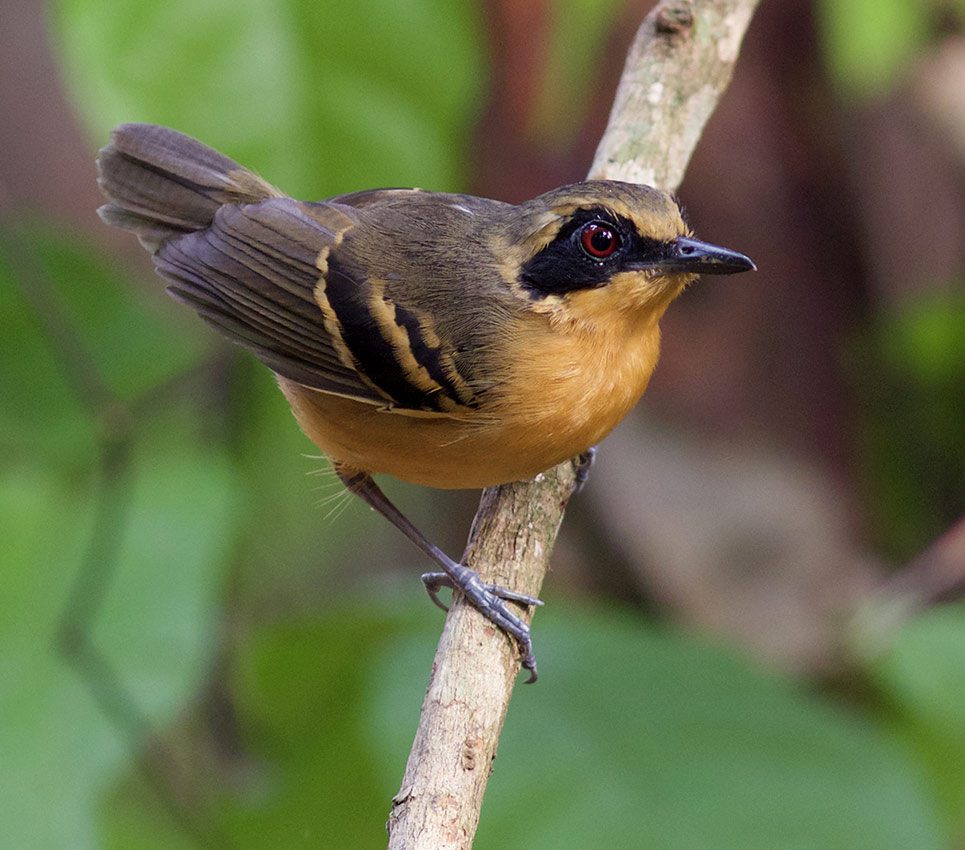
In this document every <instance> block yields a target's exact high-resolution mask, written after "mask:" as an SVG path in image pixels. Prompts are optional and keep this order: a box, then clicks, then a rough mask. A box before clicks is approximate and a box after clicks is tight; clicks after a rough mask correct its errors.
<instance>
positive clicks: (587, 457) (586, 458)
mask: <svg viewBox="0 0 965 850" xmlns="http://www.w3.org/2000/svg"><path fill="white" fill-rule="evenodd" d="M596 453H597V446H590V447H589V448H588V449H587V450H586V451H585V452H580V453H579V454H578V455H577V456H576V457H575V458H573V466H574V467H575V469H576V485H575V486H574V487H573V494H574V495H576V494H577V493H579V492H580V490H582V489H583V487H584V486H586V482H587V480H588V479H589V477H590V467H591V466H593V461H594V460H596Z"/></svg>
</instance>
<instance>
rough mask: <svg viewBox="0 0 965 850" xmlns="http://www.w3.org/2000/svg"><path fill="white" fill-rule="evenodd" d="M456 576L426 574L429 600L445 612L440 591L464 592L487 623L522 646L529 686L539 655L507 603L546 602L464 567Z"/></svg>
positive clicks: (535, 676)
mask: <svg viewBox="0 0 965 850" xmlns="http://www.w3.org/2000/svg"><path fill="white" fill-rule="evenodd" d="M458 566H459V567H461V569H460V570H459V571H458V572H456V576H455V577H454V576H450V575H449V574H448V573H444V572H431V573H423V575H422V583H423V584H424V585H425V588H426V593H428V594H429V598H430V599H431V600H432V601H433V602H434V603H435V604H436V605H438V606H439V607H440V608H442V609H443V610H444V611H448V610H449V608H448V607H447V606H446V605H445V604H444V603H443V602H442V600H441V599H439V589H440V588H442V587H448V588H452V589H456V588H458V589H459V590H461V591H462V592H463V593H464V594H465V596H466V599H467V601H468V602H469V603H470V604H471V605H472V606H473V607H474V608H475V609H476V610H477V611H479V613H480V614H482V615H483V616H484V617H485V618H486V619H487V620H489V621H490V622H491V623H493V624H494V625H495V626H497V627H498V628H500V629H502V630H503V631H504V632H506V633H507V634H509V635H510V636H511V637H512V638H514V639H515V641H516V642H517V644H518V645H519V649H520V654H521V655H522V666H523V667H525V668H526V669H527V670H529V674H530V675H529V678H528V679H527V680H526V684H527V685H529V684H532V683H533V682H535V681H536V679H537V678H538V674H537V672H536V656H535V655H534V654H533V640H532V638H531V637H530V633H529V626H527V625H526V623H524V622H523V621H522V620H521V619H520V618H519V617H518V616H516V615H515V614H514V613H513V612H512V611H510V610H509V609H508V608H507V607H506V605H505V602H516V603H518V604H520V605H533V606H537V605H542V604H543V600H542V599H537V598H536V597H533V596H527V595H526V594H525V593H518V592H516V591H515V590H509V589H508V588H505V587H501V586H500V585H498V584H487V583H485V582H483V581H482V580H481V579H480V578H479V574H478V573H476V572H475V571H474V570H471V569H469V567H466V566H464V565H462V564H459V565H458Z"/></svg>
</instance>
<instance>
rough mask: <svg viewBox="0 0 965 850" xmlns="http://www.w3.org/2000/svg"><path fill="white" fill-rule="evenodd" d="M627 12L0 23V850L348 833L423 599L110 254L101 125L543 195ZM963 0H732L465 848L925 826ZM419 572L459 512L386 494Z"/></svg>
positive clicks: (945, 522) (943, 624)
mask: <svg viewBox="0 0 965 850" xmlns="http://www.w3.org/2000/svg"><path fill="white" fill-rule="evenodd" d="M651 5H652V4H651V3H648V2H642V0H618V2H614V0H607V2H603V0H529V2H526V3H519V2H514V0H477V2H471V3H463V2H457V0H407V2H402V0H330V2H327V3H316V2H311V0H287V2H285V3H270V2H267V0H230V2H229V0H190V2H188V0H166V2H164V3H161V2H154V0H150V2H145V0H115V2H113V3H111V4H109V6H108V5H105V4H101V3H95V2H93V1H92V0H58V1H57V2H48V3H46V4H41V3H37V2H35V0H0V114H2V116H3V118H2V121H0V143H2V144H0V150H2V152H3V155H2V157H0V328H2V333H0V399H2V403H0V527H2V530H3V533H2V535H0V558H2V565H0V611H2V614H0V683H2V686H0V847H3V848H7V847H9V848H17V850H27V848H34V847H36V848H131V847H138V848H194V847H209V846H210V847H239V848H245V847H251V848H267V847H272V848H276V847H286V848H287V847H325V848H329V847H331V848H369V847H373V848H374V847H379V846H384V841H385V834H384V829H383V824H384V821H385V819H386V816H387V814H388V810H389V802H390V798H391V797H392V795H393V794H394V793H395V792H396V791H397V790H398V786H399V782H400V780H401V776H402V770H403V767H404V763H405V757H406V754H407V752H408V747H409V744H410V742H411V738H412V735H413V733H414V730H415V727H416V723H417V718H418V712H419V708H420V703H421V699H422V695H423V692H424V687H425V683H426V681H427V678H428V671H429V666H430V664H431V659H432V655H433V652H434V647H435V640H436V638H437V636H438V632H439V630H440V628H441V625H442V618H441V614H440V612H439V611H437V610H436V609H435V608H433V607H432V606H431V605H430V604H429V602H428V600H427V599H426V598H425V596H424V593H423V591H422V589H421V585H420V583H419V581H418V575H419V573H420V572H422V571H423V570H425V569H427V568H428V567H429V566H430V565H429V564H428V563H427V562H426V561H425V559H424V558H422V557H421V556H420V554H419V553H418V552H417V550H415V548H414V547H412V546H411V545H410V544H408V543H407V542H406V541H405V540H404V539H403V538H402V537H401V535H399V534H398V533H397V532H395V531H394V529H392V528H390V527H389V526H388V524H387V523H385V522H383V521H382V520H381V519H380V518H378V517H376V516H375V515H374V514H372V513H371V512H370V511H368V510H366V509H364V508H363V506H362V505H361V504H360V503H359V504H356V503H355V502H352V501H348V500H343V499H341V498H340V497H339V496H338V493H339V485H338V484H337V483H336V482H335V480H334V479H333V478H332V477H331V476H328V475H326V474H325V472H324V471H325V469H326V463H325V461H324V459H321V458H318V457H316V456H315V455H317V451H316V450H315V449H314V447H313V446H312V445H311V444H310V443H309V442H308V441H307V440H306V439H305V438H303V437H302V435H301V434H300V433H299V431H298V429H297V427H296V426H295V423H294V421H293V420H292V418H291V415H290V413H289V411H288V407H287V405H286V404H285V403H284V401H283V399H282V398H281V396H280V394H279V393H278V392H277V390H276V388H275V386H274V383H273V380H272V377H271V375H270V374H269V372H268V371H267V370H266V369H264V368H263V367H261V366H260V365H259V364H257V363H256V362H255V361H254V360H253V359H252V358H251V357H250V356H248V355H246V354H244V353H243V352H240V351H239V350H237V349H235V348H233V347H231V346H229V345H228V344H226V343H224V342H222V341H221V340H220V339H219V338H217V337H216V336H215V335H214V334H213V333H212V332H211V331H210V330H209V329H208V328H207V327H205V326H203V325H202V324H201V322H199V321H198V320H197V319H196V318H195V317H194V316H193V315H191V314H189V312H188V311H185V310H184V309H183V308H181V307H179V306H178V305H176V304H174V303H173V302H172V301H170V300H169V299H168V298H167V297H166V296H165V295H164V293H163V286H162V285H161V283H160V281H159V280H158V279H157V278H156V277H155V276H154V275H153V273H152V271H151V268H150V263H149V262H148V260H147V257H146V256H145V255H144V253H143V252H142V251H141V249H140V247H139V246H138V245H137V244H136V241H135V240H134V239H133V238H131V237H129V236H126V235H125V234H119V233H117V232H112V231H109V230H108V229H107V228H105V227H104V226H103V225H101V224H100V222H99V220H98V219H97V217H96V215H95V212H94V211H95V209H96V207H97V206H98V204H99V203H100V202H101V199H100V196H99V193H98V191H97V187H96V185H95V180H94V166H93V160H94V156H95V152H96V150H97V148H98V147H100V146H101V145H103V144H104V143H105V142H106V140H107V137H108V133H109V131H110V128H111V127H112V126H113V125H114V124H116V123H120V122H123V121H151V122H157V123H163V124H168V125H171V126H174V127H176V128H178V129H181V130H183V131H185V132H188V133H190V134H192V135H194V136H197V137H199V138H201V139H203V140H204V141H206V142H207V143H209V144H211V145H213V146H215V147H217V148H219V149H221V150H223V151H225V152H226V153H228V154H229V155H231V156H232V157H234V158H235V159H237V160H238V161H240V162H242V163H244V164H246V165H248V166H250V167H252V168H254V169H255V170H257V171H258V172H260V173H261V174H263V175H264V176H265V177H266V178H267V179H268V180H270V181H271V182H272V183H274V184H276V185H278V186H279V187H281V188H283V189H284V190H286V191H288V192H289V193H291V194H293V195H295V196H298V197H301V198H306V199H318V198H323V197H326V196H329V195H332V194H335V193H338V192H344V191H351V190H354V189H361V188H369V187H374V186H385V185H387V186H406V185H417V186H422V187H426V188H433V189H440V190H454V191H470V192H473V193H476V194H482V195H488V196H492V197H497V198H502V199H505V200H511V201H513V200H521V199H524V198H528V197H531V196H532V195H535V194H538V193H540V192H542V191H545V190H547V189H549V188H552V187H554V186H557V185H559V184H561V183H565V182H571V181H574V180H578V179H580V178H581V177H582V176H584V175H585V173H586V170H587V168H588V166H589V162H590V159H591V157H592V153H593V150H594V148H595V145H596V142H597V140H598V138H599V136H600V133H601V131H602V128H603V125H604V123H605V120H606V117H607V113H608V110H609V107H610V103H611V99H612V94H613V90H614V87H615V84H616V80H617V78H618V76H619V72H620V69H621V67H622V63H623V58H624V55H625V51H626V48H627V46H628V45H629V42H630V40H631V38H632V36H633V34H634V32H635V30H636V27H637V25H638V23H639V21H640V20H641V19H642V17H643V16H644V14H645V13H646V12H647V11H648V10H649V8H650V6H651ZM963 22H965V4H963V3H962V2H961V0H850V2H848V3H838V2H834V0H783V2H773V0H772V2H767V1H766V0H765V2H764V3H763V4H762V8H761V9H760V10H759V12H758V14H757V16H756V18H755V19H754V21H753V22H752V24H751V28H750V31H749V33H748V36H747V38H746V41H745V45H744V51H743V54H742V56H741V59H740V62H739V63H738V66H737V69H736V73H735V77H734V80H733V83H732V85H731V87H730V89H729V91H728V92H727V94H726V95H725V97H724V99H723V102H722V103H721V105H720V108H719V109H718V110H717V113H716V114H715V115H714V117H713V119H712V120H711V122H710V124H709V126H708V128H707V131H706V133H705V136H704V138H703V141H702V142H701V145H700V147H699V148H698V150H697V153H696V155H695V157H694V160H693V162H692V165H691V167H690V169H689V172H688V174H687V178H686V180H685V182H684V184H683V186H682V187H681V189H680V197H681V199H682V202H683V204H684V205H685V207H686V208H687V210H688V213H689V218H690V221H691V224H692V225H693V227H694V228H695V230H696V232H697V234H698V235H699V236H701V237H703V238H705V239H708V240H710V241H714V242H718V243H720V244H724V245H728V246H731V247H733V248H736V249H739V250H741V251H745V252H746V253H748V254H749V255H751V256H752V257H753V258H754V259H755V260H756V261H757V264H758V266H759V268H760V271H759V272H758V273H757V274H755V275H744V276H740V277H734V278H722V279H708V280H706V281H703V282H701V283H699V284H698V285H696V286H694V287H692V288H691V289H690V290H689V291H688V292H687V293H686V294H685V295H684V296H683V297H682V298H681V299H680V300H679V301H678V303H676V304H675V305H674V307H673V308H672V309H671V310H670V312H669V314H668V315H667V317H666V319H665V321H664V324H663V329H664V340H665V344H664V354H663V357H662V361H661V364H660V366H659V367H658V369H657V373H656V375H655V378H654V380H653V382H652V384H651V388H650V390H649V392H648V394H647V396H646V398H645V399H644V402H643V403H642V404H641V405H640V408H639V409H638V410H637V411H636V412H635V413H634V414H633V415H632V416H631V418H630V419H628V421H627V422H625V423H624V425H623V426H621V427H620V429H619V430H618V431H617V432H616V433H615V434H614V435H613V436H612V437H611V438H610V439H608V440H607V441H606V442H605V443H604V444H603V445H602V447H601V451H600V454H599V458H598V462H597V465H596V466H595V468H594V470H593V474H592V477H591V480H590V483H589V485H588V487H587V488H586V489H585V490H584V491H583V493H581V494H580V495H579V497H578V498H576V499H574V501H573V502H572V504H571V506H570V509H569V512H568V516H567V519H566V522H565V524H564V530H563V533H562V535H561V537H560V540H559V542H558V544H557V547H556V552H555V555H554V561H553V563H554V570H553V572H552V573H551V574H550V576H549V579H548V581H547V584H546V586H545V588H544V598H545V599H546V600H547V602H548V604H547V606H546V608H545V609H541V610H540V612H539V614H538V615H537V617H536V620H535V628H534V635H535V643H536V649H537V652H538V653H539V659H540V671H541V674H542V675H541V678H540V682H539V684H538V685H536V686H535V687H533V688H520V689H518V690H517V693H516V694H515V695H514V699H513V703H512V705H511V707H510V713H509V718H508V721H507V726H506V730H505V733H504V736H503V739H502V746H501V748H500V755H499V759H498V761H497V762H496V765H495V773H494V776H493V779H492V782H491V785H490V790H489V795H488V797H487V801H486V805H485V807H484V809H483V816H482V822H481V826H480V829H479V834H478V839H477V844H476V846H477V847H479V848H501V847H507V846H519V847H526V848H555V849H558V848H586V847H620V848H624V847H626V848H637V847H640V848H643V847H647V848H650V847H653V848H687V850H692V849H693V848H704V847H707V848H742V850H746V848H758V847H759V848H770V849H771V850H772V849H773V848H792V847H793V848H811V847H821V848H858V847H861V848H865V847H866V848H876V850H877V849H878V848H901V850H911V848H948V847H959V848H961V847H965V768H963V765H965V606H963V604H962V603H961V602H960V601H959V600H960V596H961V591H962V588H963V586H965V527H963V525H962V524H961V519H960V518H961V516H962V514H963V509H965V416H963V411H965V356H963V352H965V294H963V293H965V290H963V286H962V282H963V271H965V263H963V260H965V239H963V234H965V168H963V165H965V29H963ZM388 486H389V488H390V495H392V496H393V497H394V498H396V499H397V501H398V503H399V504H400V506H401V507H402V508H403V509H404V510H406V511H407V512H408V513H409V514H410V516H412V518H413V519H414V520H415V521H416V522H417V524H418V525H420V527H421V528H423V529H424V530H425V531H426V532H427V533H428V534H429V536H430V537H431V538H432V539H434V540H435V541H437V542H439V543H440V544H441V545H443V547H444V548H445V549H447V550H448V551H449V552H450V553H452V554H453V555H457V554H459V553H460V552H461V550H462V546H463V544H464V542H465V537H466V533H467V530H468V527H469V523H470V521H471V518H472V515H473V511H474V509H475V505H476V500H477V494H475V493H441V492H429V491H426V490H422V489H419V488H415V487H408V486H405V485H401V484H392V483H389V485H388Z"/></svg>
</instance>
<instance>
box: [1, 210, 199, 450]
mask: <svg viewBox="0 0 965 850" xmlns="http://www.w3.org/2000/svg"><path fill="white" fill-rule="evenodd" d="M14 240H15V241H16V246H15V250H16V256H17V257H18V258H19V260H18V262H16V263H13V262H11V257H10V256H8V254H9V253H10V251H11V247H12V244H13V242H14ZM154 282H155V278H154V277H153V276H149V277H148V279H147V283H149V284H153V283H154ZM25 293H31V297H28V296H27V295H26V294H25ZM0 312H2V314H3V316H4V317H5V324H4V333H3V334H2V335H0V360H2V361H3V364H4V368H3V369H2V370H0V397H2V398H3V399H4V404H3V405H0V444H2V443H3V442H5V443H8V444H10V445H11V446H15V447H16V451H17V452H18V453H28V454H32V455H38V456H42V457H45V458H47V459H50V460H54V461H56V462H58V463H59V464H70V465H76V464H77V461H78V458H80V459H84V458H88V457H90V455H91V452H92V451H93V449H94V436H95V434H94V427H95V423H94V422H93V417H92V415H91V413H90V412H89V410H88V405H89V404H91V403H92V402H96V401H97V400H96V399H91V398H81V397H79V396H78V393H79V392H86V390H84V389H82V388H80V387H78V386H77V385H76V384H75V383H73V382H71V381H69V380H68V378H69V374H68V371H69V370H73V371H76V372H81V373H84V374H87V375H89V376H90V378H91V380H93V381H95V382H96V383H98V384H103V385H104V386H105V387H106V389H107V391H108V393H109V394H111V396H113V395H115V394H116V396H117V397H118V399H120V400H121V401H133V400H135V399H137V398H138V397H139V396H141V395H142V394H143V393H146V392H147V391H149V390H150V389H151V388H152V387H154V386H156V385H157V384H158V383H161V382H162V381H164V380H166V379H168V378H171V377H173V376H174V375H176V374H177V373H179V372H182V371H184V370H186V369H187V368H189V367H190V366H191V365H193V364H194V363H195V362H197V361H198V359H199V358H200V356H201V352H202V343H201V341H200V340H201V335H200V334H199V333H197V329H189V328H187V327H178V326H176V325H175V324H174V323H173V322H169V321H166V320H165V319H164V318H163V317H162V316H161V315H159V313H158V312H157V310H156V309H151V308H150V307H149V306H148V305H147V304H146V303H145V302H144V300H143V298H142V293H141V291H140V289H139V286H138V284H137V283H135V282H134V281H133V280H131V279H129V278H126V277H124V276H122V275H121V274H119V273H118V271H117V270H116V269H115V268H113V267H111V265H110V264H109V263H108V262H107V261H105V259H104V258H103V257H102V256H100V255H98V254H97V253H95V252H93V251H92V250H91V249H90V248H89V247H87V246H85V245H82V244H81V243H79V242H76V241H74V240H71V239H67V238H64V236H63V235H61V234H57V233H54V232H52V231H51V230H49V229H47V228H44V227H38V226H34V227H22V228H18V229H17V230H16V232H9V231H8V232H6V233H4V234H3V239H2V241H0Z"/></svg>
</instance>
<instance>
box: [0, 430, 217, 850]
mask: <svg viewBox="0 0 965 850" xmlns="http://www.w3.org/2000/svg"><path fill="white" fill-rule="evenodd" d="M166 425H167V429H166V431H167V433H168V438H169V439H171V440H172V442H174V443H175V444H176V445H177V447H178V450H177V451H176V452H172V451H170V446H167V447H165V449H166V450H162V449H161V447H162V446H163V445H164V443H163V438H162V437H161V435H156V437H157V438H156V439H153V440H151V442H150V444H149V445H147V446H143V447H142V448H141V450H140V451H139V452H138V454H137V456H136V462H135V466H134V472H135V484H134V488H133V492H131V493H129V494H126V501H128V502H129V508H128V515H127V518H126V522H125V520H124V518H123V517H118V518H117V519H118V522H119V523H120V524H121V525H120V532H121V535H122V537H121V548H120V552H119V554H118V556H117V558H116V561H114V562H113V563H112V565H113V567H114V568H115V569H116V575H115V577H114V581H113V582H112V583H111V584H110V586H109V593H108V596H107V598H106V600H105V601H104V603H103V604H102V605H101V606H100V608H99V610H98V611H97V614H96V618H95V622H94V623H93V625H92V629H91V631H90V634H89V637H90V638H91V640H92V641H93V643H94V645H95V646H96V647H97V648H98V651H99V653H100V654H101V656H102V657H103V658H104V659H106V661H107V663H109V664H110V666H111V667H112V668H114V670H116V671H117V679H118V680H117V681H116V682H110V681H103V680H98V681H94V680H92V679H91V678H90V677H89V671H87V672H85V671H82V670H80V669H78V668H77V667H75V666H71V665H68V664H67V663H66V662H65V661H64V659H63V658H62V657H61V656H59V655H58V653H57V652H56V648H55V647H56V640H55V636H56V633H57V627H58V622H59V620H60V617H61V616H62V613H63V612H64V608H65V605H66V604H67V599H68V590H69V588H70V587H71V586H72V585H73V583H74V582H75V580H76V577H77V571H78V569H79V568H80V566H81V563H82V560H83V557H84V553H85V549H86V546H87V545H88V541H89V539H90V534H91V521H92V513H93V511H92V502H91V499H92V495H91V494H89V493H88V492H87V490H88V488H89V487H90V485H89V484H87V483H85V484H82V485H80V486H78V485H76V484H74V485H72V484H70V483H69V479H67V478H66V477H62V476H59V475H58V474H55V473H54V472H52V471H50V470H45V471H42V470H39V469H37V468H36V467H32V466H28V465H27V464H28V462H27V459H23V460H21V461H20V462H19V463H17V464H16V465H12V466H10V467H9V468H8V469H7V470H6V471H5V477H4V478H3V479H2V480H0V514H2V515H3V516H4V518H5V520H6V523H5V526H4V528H5V533H4V535H3V537H2V543H0V546H2V549H0V556H2V557H0V560H2V567H0V636H2V640H0V672H2V676H3V681H4V683H5V686H4V688H3V692H2V694H0V752H2V753H3V762H4V769H3V771H0V822H2V823H3V841H4V843H5V844H7V846H10V847H17V848H18V850H30V848H34V847H36V848H44V850H49V849H50V848H71V850H74V849H75V848H84V847H93V846H95V836H96V834H97V830H96V815H97V811H98V807H99V800H100V795H101V794H103V792H104V791H105V789H106V788H107V787H108V784H109V782H110V781H111V779H112V777H113V775H114V774H115V772H116V771H118V770H119V769H120V768H121V767H122V766H123V765H124V764H125V761H126V759H127V758H129V757H130V755H131V754H130V753H129V752H127V751H126V747H125V744H124V742H125V739H126V737H127V736H128V734H129V733H131V732H134V733H137V732H139V730H136V729H135V730H132V729H127V728H122V727H120V726H118V725H115V721H113V720H111V719H110V718H109V717H108V716H107V715H106V714H105V712H104V708H103V706H102V705H100V704H98V703H97V702H95V701H94V699H93V697H92V692H93V691H92V689H94V688H96V687H97V685H98V684H101V685H105V686H106V687H107V689H108V692H109V693H110V695H111V697H112V698H113V699H115V700H117V701H119V702H121V703H123V704H132V705H134V706H136V708H137V710H138V712H139V713H144V714H146V717H147V719H148V721H149V722H150V723H152V724H157V723H165V722H168V721H169V720H170V718H171V717H172V715H173V713H174V712H176V711H177V710H178V709H179V707H180V706H181V705H182V704H183V702H184V700H185V699H186V698H187V696H188V695H189V694H192V693H194V692H195V691H196V689H197V688H198V685H199V680H200V677H201V673H202V671H203V670H204V668H205V666H206V664H207V663H209V661H210V657H211V654H212V652H213V649H214V647H215V642H214V641H213V640H212V635H213V630H214V628H215V626H216V625H217V618H216V613H215V611H216V609H215V608H214V607H213V605H214V601H215V596H214V592H215V590H216V589H217V586H218V578H219V576H220V574H221V570H222V566H223V564H224V558H225V556H226V554H227V551H226V543H227V542H229V541H230V539H231V530H232V526H233V517H234V513H235V511H234V507H233V504H232V498H231V493H232V492H233V491H234V490H235V486H234V483H233V481H232V479H231V476H230V475H229V474H228V471H227V467H226V465H225V463H224V460H223V458H222V457H221V456H220V455H219V453H218V452H217V451H216V450H213V449H212V448H210V447H206V448H205V449H204V450H199V449H198V448H197V447H192V446H191V445H190V444H187V445H186V444H185V442H186V441H185V437H186V435H185V433H184V429H183V428H181V429H180V430H179V429H177V428H175V427H173V425H172V423H171V421H168V422H167V423H166ZM7 523H9V524H7ZM105 566H106V567H110V566H111V564H103V563H98V564H96V565H95V568H101V567H105ZM74 613H75V614H76V611H75V612H74Z"/></svg>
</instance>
